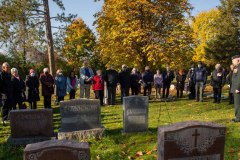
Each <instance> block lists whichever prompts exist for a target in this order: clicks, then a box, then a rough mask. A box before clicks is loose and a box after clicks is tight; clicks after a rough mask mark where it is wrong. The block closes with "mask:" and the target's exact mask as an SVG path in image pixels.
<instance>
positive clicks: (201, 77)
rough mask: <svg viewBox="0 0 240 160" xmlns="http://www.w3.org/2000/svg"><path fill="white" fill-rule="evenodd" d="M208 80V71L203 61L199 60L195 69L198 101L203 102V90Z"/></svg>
mask: <svg viewBox="0 0 240 160" xmlns="http://www.w3.org/2000/svg"><path fill="white" fill-rule="evenodd" d="M206 82H207V71H206V68H204V67H203V64H202V62H200V61H199V62H198V67H197V68H196V69H195V71H194V83H195V91H196V101H197V102H203V90H204V86H205V85H206Z"/></svg>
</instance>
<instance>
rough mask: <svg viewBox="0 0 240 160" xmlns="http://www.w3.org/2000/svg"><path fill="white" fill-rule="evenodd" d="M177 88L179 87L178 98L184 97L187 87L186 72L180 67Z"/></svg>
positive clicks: (177, 75)
mask: <svg viewBox="0 0 240 160" xmlns="http://www.w3.org/2000/svg"><path fill="white" fill-rule="evenodd" d="M176 80H177V84H176V89H177V98H183V90H184V88H185V80H186V74H185V72H184V70H183V69H180V70H179V71H178V72H177V74H176Z"/></svg>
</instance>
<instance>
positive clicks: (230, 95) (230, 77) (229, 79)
mask: <svg viewBox="0 0 240 160" xmlns="http://www.w3.org/2000/svg"><path fill="white" fill-rule="evenodd" d="M233 70H234V65H233V64H231V65H230V71H229V73H228V75H227V77H226V81H227V84H228V88H229V92H228V97H229V105H231V104H233V103H234V98H233V93H232V92H231V87H232V75H233Z"/></svg>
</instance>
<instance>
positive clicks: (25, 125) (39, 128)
mask: <svg viewBox="0 0 240 160" xmlns="http://www.w3.org/2000/svg"><path fill="white" fill-rule="evenodd" d="M9 117H10V127H11V136H10V137H9V139H8V142H9V143H11V144H16V145H18V144H29V143H35V142H40V141H44V140H49V139H52V138H54V131H53V113H52V110H51V109H44V110H12V111H11V112H10V116H9Z"/></svg>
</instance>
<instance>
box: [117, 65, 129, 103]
mask: <svg viewBox="0 0 240 160" xmlns="http://www.w3.org/2000/svg"><path fill="white" fill-rule="evenodd" d="M118 78H119V83H120V86H121V102H123V97H127V96H129V89H130V72H129V70H128V68H127V65H126V64H123V65H122V70H121V72H120V73H119V74H118Z"/></svg>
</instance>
